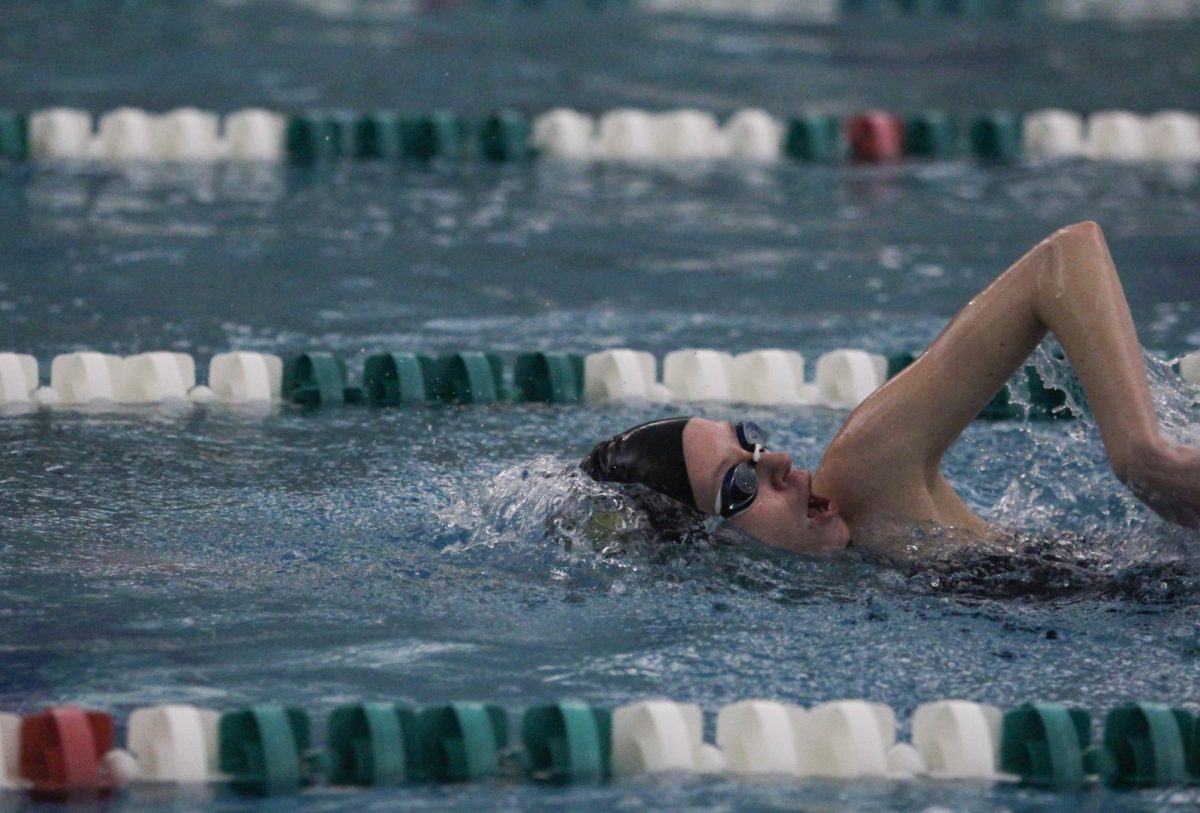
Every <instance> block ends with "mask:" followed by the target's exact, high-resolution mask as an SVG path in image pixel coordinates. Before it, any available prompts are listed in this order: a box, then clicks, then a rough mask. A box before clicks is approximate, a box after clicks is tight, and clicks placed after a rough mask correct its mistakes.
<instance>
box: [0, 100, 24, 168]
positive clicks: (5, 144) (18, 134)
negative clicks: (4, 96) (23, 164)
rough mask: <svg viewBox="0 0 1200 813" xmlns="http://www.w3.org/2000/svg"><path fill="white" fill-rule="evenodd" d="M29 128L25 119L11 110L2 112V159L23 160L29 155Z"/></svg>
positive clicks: (0, 153) (0, 138) (0, 113)
mask: <svg viewBox="0 0 1200 813" xmlns="http://www.w3.org/2000/svg"><path fill="white" fill-rule="evenodd" d="M27 134H28V127H27V125H26V121H25V117H24V116H23V115H21V114H20V113H14V112H13V111H11V110H0V158H9V159H12V160H14V161H20V160H23V159H24V158H25V157H26V156H27V155H28V154H29V140H28V135H27Z"/></svg>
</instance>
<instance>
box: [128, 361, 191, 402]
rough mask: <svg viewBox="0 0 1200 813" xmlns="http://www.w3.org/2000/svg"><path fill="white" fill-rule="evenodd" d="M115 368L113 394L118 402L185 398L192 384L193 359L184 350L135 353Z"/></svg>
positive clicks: (178, 399)
mask: <svg viewBox="0 0 1200 813" xmlns="http://www.w3.org/2000/svg"><path fill="white" fill-rule="evenodd" d="M118 369H119V372H118V375H117V376H116V379H115V386H114V387H113V397H114V400H115V401H116V402H117V403H121V404H157V403H162V402H164V401H177V402H178V401H186V400H188V392H189V391H190V390H191V389H192V388H193V387H195V386H196V362H195V361H194V360H193V359H192V357H191V356H189V355H188V354H187V353H165V352H157V353H139V354H138V355H136V356H129V357H128V358H124V359H122V360H121V364H120V367H119V368H118Z"/></svg>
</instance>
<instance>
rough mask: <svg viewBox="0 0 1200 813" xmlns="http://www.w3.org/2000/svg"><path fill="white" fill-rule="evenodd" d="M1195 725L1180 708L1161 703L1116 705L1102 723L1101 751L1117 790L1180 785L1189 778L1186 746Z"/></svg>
mask: <svg viewBox="0 0 1200 813" xmlns="http://www.w3.org/2000/svg"><path fill="white" fill-rule="evenodd" d="M1194 725H1195V722H1194V720H1193V718H1192V715H1191V714H1190V713H1189V712H1187V711H1184V710H1183V709H1177V708H1171V707H1170V706H1165V705H1163V704H1161V703H1128V704H1125V705H1123V706H1117V707H1116V708H1114V709H1113V710H1112V711H1110V712H1109V713H1108V717H1107V718H1105V720H1104V749H1105V751H1107V752H1108V756H1109V760H1110V762H1109V768H1110V772H1109V773H1108V775H1107V776H1105V777H1104V779H1105V781H1106V782H1108V783H1109V784H1110V785H1112V786H1114V787H1118V788H1156V787H1159V788H1160V787H1166V786H1168V785H1180V784H1183V783H1184V782H1187V781H1188V779H1189V778H1190V776H1189V773H1188V753H1187V746H1188V745H1189V744H1190V742H1191V739H1192V736H1191V735H1192V728H1193V726H1194Z"/></svg>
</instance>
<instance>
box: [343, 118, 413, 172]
mask: <svg viewBox="0 0 1200 813" xmlns="http://www.w3.org/2000/svg"><path fill="white" fill-rule="evenodd" d="M354 155H355V157H357V158H365V159H383V160H387V161H396V160H399V159H400V158H403V157H404V132H403V129H402V128H401V120H400V116H399V115H398V114H396V113H393V112H389V111H387V110H377V111H375V112H374V113H366V114H364V115H362V116H360V117H359V119H358V121H357V122H355V129H354Z"/></svg>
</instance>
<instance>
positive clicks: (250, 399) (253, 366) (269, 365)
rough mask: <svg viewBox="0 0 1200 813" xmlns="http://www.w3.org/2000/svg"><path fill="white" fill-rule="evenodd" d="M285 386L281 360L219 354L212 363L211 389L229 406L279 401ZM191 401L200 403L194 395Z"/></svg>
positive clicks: (242, 353)
mask: <svg viewBox="0 0 1200 813" xmlns="http://www.w3.org/2000/svg"><path fill="white" fill-rule="evenodd" d="M282 385H283V360H282V359H280V358H279V356H273V355H269V354H267V353H250V352H247V351H236V352H233V353H218V354H217V355H215V356H213V357H212V361H211V362H209V366H208V386H209V387H210V388H211V390H210V391H211V392H212V394H213V398H214V399H215V400H218V401H223V402H225V403H229V404H251V403H269V402H272V401H278V400H279V399H280V394H281V391H282ZM197 389H199V388H197ZM192 392H193V393H196V390H193V391H192ZM192 398H193V400H197V398H196V396H195V394H193V396H192Z"/></svg>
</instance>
